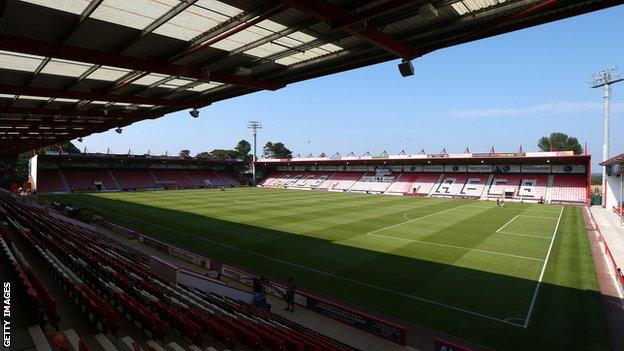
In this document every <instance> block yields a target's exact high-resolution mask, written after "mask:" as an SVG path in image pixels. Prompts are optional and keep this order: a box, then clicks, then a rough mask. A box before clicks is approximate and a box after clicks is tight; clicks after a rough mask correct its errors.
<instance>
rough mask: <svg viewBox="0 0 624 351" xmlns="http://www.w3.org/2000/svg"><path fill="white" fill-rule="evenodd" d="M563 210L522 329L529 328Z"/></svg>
mask: <svg viewBox="0 0 624 351" xmlns="http://www.w3.org/2000/svg"><path fill="white" fill-rule="evenodd" d="M563 209H564V207H561V211H560V212H559V219H557V225H556V226H555V231H554V233H553V236H552V239H550V246H548V252H547V253H546V259H545V260H544V265H543V266H542V272H541V273H540V276H539V279H538V281H537V285H536V286H535V290H534V291H533V298H532V299H531V306H529V311H528V312H527V316H526V318H525V319H524V328H526V327H528V326H529V322H530V320H531V315H532V314H533V307H535V301H537V293H538V292H539V289H540V286H541V285H542V279H543V278H544V272H546V266H548V259H549V258H550V252H551V251H552V248H553V244H554V243H555V238H556V237H557V230H558V229H559V223H561V215H563Z"/></svg>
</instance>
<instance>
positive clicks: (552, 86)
mask: <svg viewBox="0 0 624 351" xmlns="http://www.w3.org/2000/svg"><path fill="white" fill-rule="evenodd" d="M623 33H624V7H623V6H619V7H616V8H611V9H608V10H604V11H600V12H595V13H592V14H588V15H583V16H579V17H574V18H571V19H567V20H564V21H559V22H555V23H550V24H546V25H542V26H539V27H534V28H531V29H527V30H522V31H519V32H514V33H510V34H506V35H501V36H497V37H493V38H489V39H485V40H481V41H477V42H473V43H469V44H464V45H461V46H456V47H452V48H449V49H444V50H440V51H436V52H434V53H431V54H429V55H426V56H424V57H422V58H419V59H417V60H415V61H414V66H415V70H416V74H415V75H414V76H412V77H409V78H402V77H401V76H400V74H399V73H398V70H397V68H396V65H397V63H398V62H399V61H398V60H394V61H390V62H387V63H383V64H379V65H375V66H371V67H366V68H361V69H358V70H354V71H349V72H345V73H341V74H336V75H332V76H327V77H321V78H318V79H313V80H309V81H305V82H300V83H295V84H291V85H289V86H287V87H286V88H284V89H281V90H279V91H276V92H258V93H254V94H250V95H247V96H243V97H238V98H234V99H230V100H227V101H222V102H218V103H215V104H214V105H212V106H209V107H207V108H204V109H202V110H201V116H200V118H198V119H192V118H190V116H189V115H188V113H187V111H181V112H178V113H173V114H170V115H168V116H166V117H164V118H161V119H158V120H153V121H143V122H139V123H135V124H134V125H132V126H130V127H127V128H124V132H123V134H122V135H118V134H116V133H115V132H114V131H108V132H105V133H100V134H96V135H92V136H89V137H87V138H85V140H84V142H83V143H77V145H78V146H79V147H80V148H81V149H82V148H84V147H85V146H86V147H87V149H88V150H89V151H90V152H105V151H106V150H107V149H108V148H109V147H110V149H111V150H112V151H113V152H116V153H125V152H127V151H128V150H129V149H132V151H133V152H134V153H144V152H147V150H151V152H152V153H153V154H164V153H165V151H168V152H169V153H177V152H179V150H181V149H185V148H188V149H190V150H191V154H193V155H194V154H195V153H197V152H200V151H210V150H212V149H215V148H231V147H233V146H234V145H235V144H236V143H237V142H238V140H240V139H247V140H251V136H250V133H249V131H248V129H247V128H246V124H247V121H249V120H252V119H255V120H260V121H262V123H263V125H264V129H262V130H261V131H260V135H259V138H258V145H259V146H261V145H264V143H266V142H267V141H269V140H270V141H282V142H284V143H285V144H286V146H287V147H289V148H290V149H291V150H293V151H294V153H295V154H296V153H301V154H302V155H306V154H308V153H313V154H315V155H318V154H320V153H321V152H325V153H327V154H333V153H334V152H340V153H341V154H343V155H345V154H347V153H349V152H351V151H353V152H355V153H356V154H362V153H364V152H365V151H367V150H370V152H371V153H374V154H378V153H381V152H382V151H384V150H387V151H388V153H391V154H397V153H399V152H400V151H401V150H402V149H405V150H406V151H407V152H411V153H417V152H419V151H420V149H421V148H422V149H425V151H427V152H431V153H433V152H439V151H441V150H442V148H446V150H447V151H448V152H463V150H464V149H465V148H466V147H469V148H470V150H471V151H475V152H476V151H487V150H489V149H490V148H491V147H492V146H494V147H495V148H496V150H497V151H514V150H517V148H518V145H523V146H524V149H525V150H536V149H537V146H536V144H537V140H538V139H539V138H540V137H541V136H543V135H547V134H549V133H550V132H553V131H562V132H565V133H568V134H570V135H573V136H576V137H578V138H579V140H580V141H581V143H585V142H587V143H588V144H589V149H590V151H591V153H592V154H593V155H595V157H594V167H596V165H597V163H598V161H599V160H600V159H601V157H602V140H603V138H602V130H603V129H602V128H603V124H602V91H601V90H597V89H590V88H589V87H588V82H589V81H590V79H591V74H592V73H593V72H596V71H599V70H601V69H604V68H608V67H613V66H622V67H621V68H620V70H621V71H624V46H622V45H621V42H622V34H623ZM612 101H613V109H612V112H613V115H612V133H611V135H612V154H615V153H619V152H624V138H623V137H622V135H624V122H623V119H624V84H620V85H619V86H615V87H614V94H613V100H612ZM259 149H261V147H259Z"/></svg>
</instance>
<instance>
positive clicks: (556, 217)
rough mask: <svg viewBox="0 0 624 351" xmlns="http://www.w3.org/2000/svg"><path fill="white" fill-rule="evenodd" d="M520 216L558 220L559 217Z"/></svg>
mask: <svg viewBox="0 0 624 351" xmlns="http://www.w3.org/2000/svg"><path fill="white" fill-rule="evenodd" d="M518 216H520V217H529V218H543V219H557V217H544V216H533V215H525V214H519V215H518Z"/></svg>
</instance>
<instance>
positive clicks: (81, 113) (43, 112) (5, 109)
mask: <svg viewBox="0 0 624 351" xmlns="http://www.w3.org/2000/svg"><path fill="white" fill-rule="evenodd" d="M0 113H10V114H17V115H39V116H75V117H98V118H121V119H136V118H154V116H157V117H158V116H160V115H162V114H161V113H158V112H156V111H149V112H135V113H129V112H108V111H89V110H61V109H43V108H31V107H14V106H0Z"/></svg>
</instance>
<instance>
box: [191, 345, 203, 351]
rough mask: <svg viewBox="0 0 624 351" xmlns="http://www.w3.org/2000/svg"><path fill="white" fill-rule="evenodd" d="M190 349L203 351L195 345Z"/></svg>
mask: <svg viewBox="0 0 624 351" xmlns="http://www.w3.org/2000/svg"><path fill="white" fill-rule="evenodd" d="M188 349H189V350H191V351H202V349H200V348H199V347H197V346H195V345H191V346H189V347H188Z"/></svg>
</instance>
